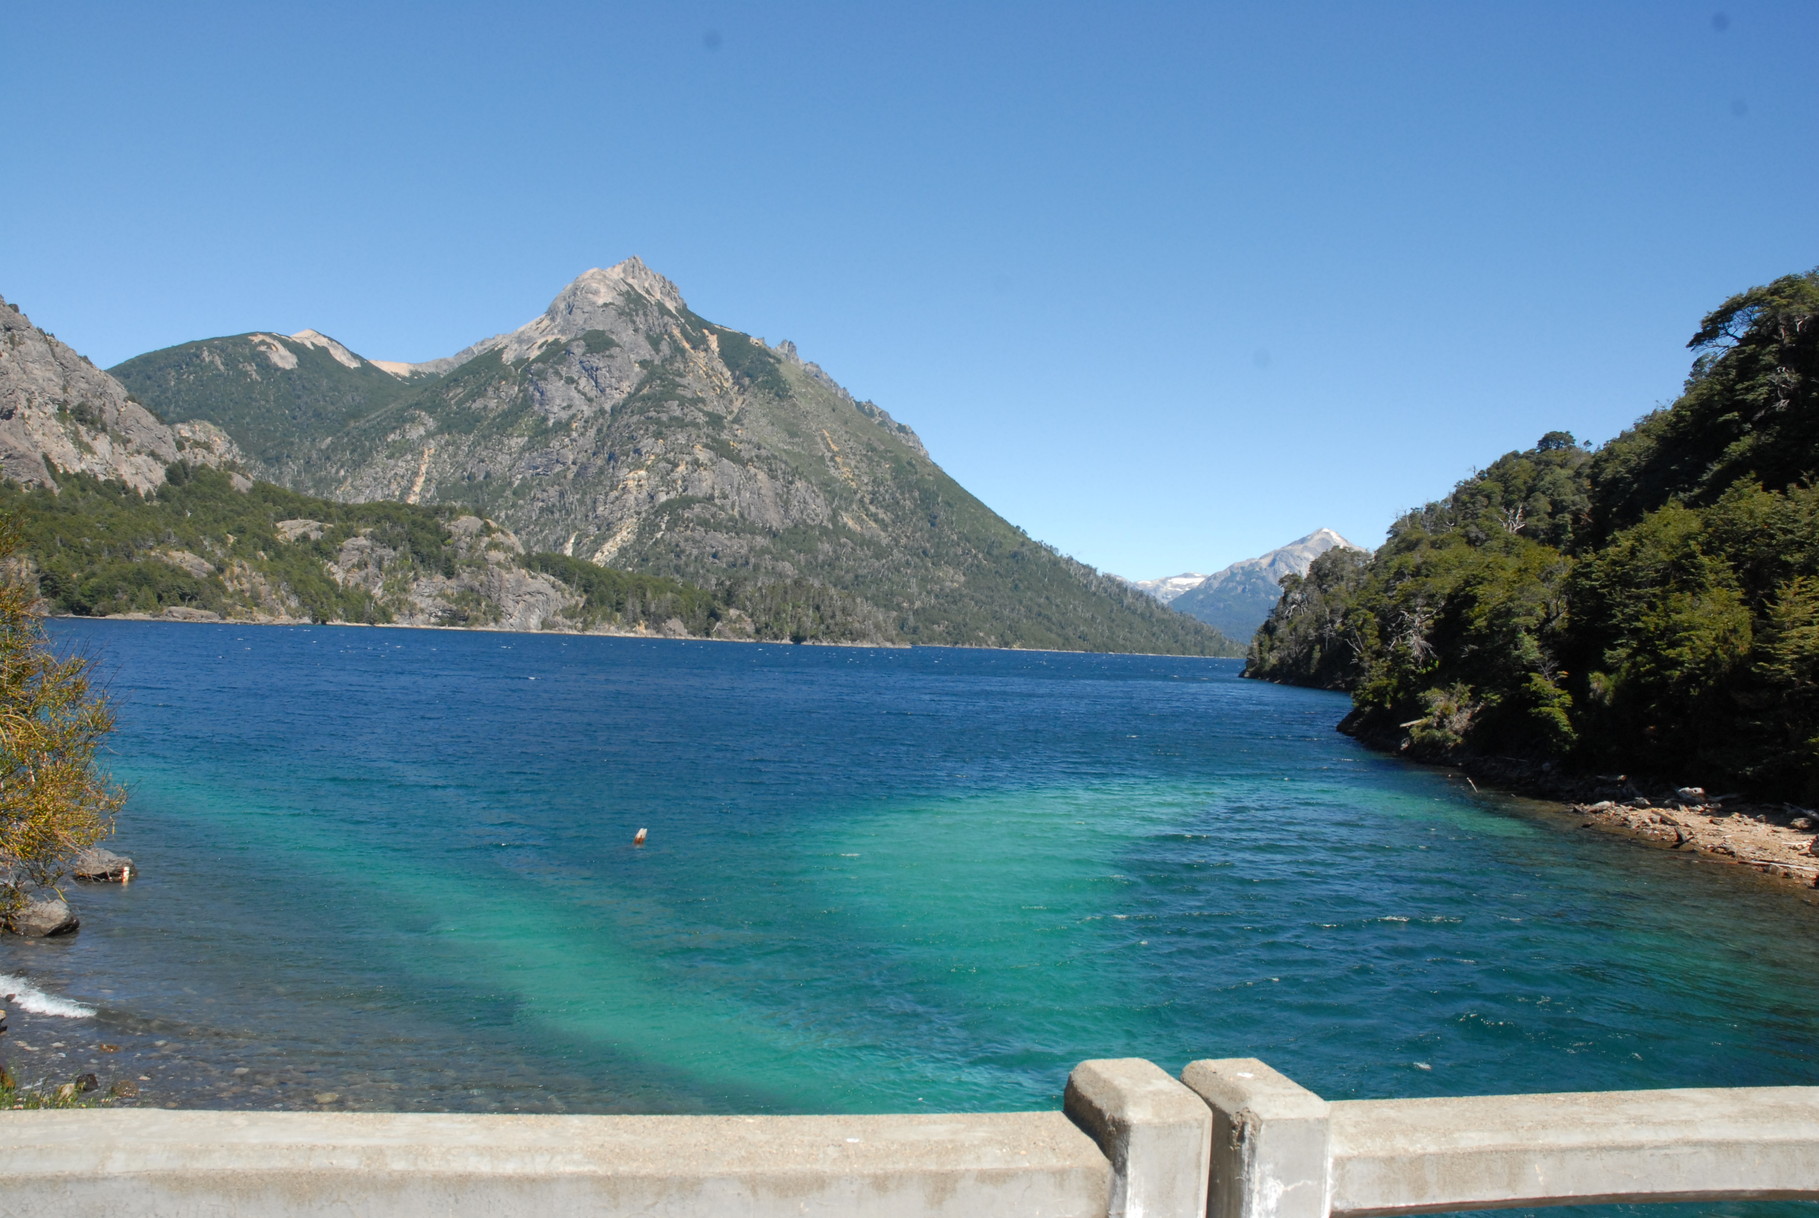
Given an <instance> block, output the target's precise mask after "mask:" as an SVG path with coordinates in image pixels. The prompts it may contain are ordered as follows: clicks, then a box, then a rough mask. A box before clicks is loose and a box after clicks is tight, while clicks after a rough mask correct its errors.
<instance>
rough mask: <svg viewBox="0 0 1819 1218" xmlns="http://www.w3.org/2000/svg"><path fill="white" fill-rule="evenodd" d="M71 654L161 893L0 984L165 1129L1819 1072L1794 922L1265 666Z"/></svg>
mask: <svg viewBox="0 0 1819 1218" xmlns="http://www.w3.org/2000/svg"><path fill="white" fill-rule="evenodd" d="M52 633H53V635H54V636H55V638H56V639H57V641H58V643H59V644H60V645H62V646H69V647H75V648H77V649H79V650H82V651H84V652H86V653H88V654H89V655H91V656H92V657H94V659H95V660H96V662H97V664H98V668H99V671H100V673H101V674H102V675H103V677H104V679H105V681H106V683H107V685H108V687H109V688H110V690H111V692H112V695H113V697H114V699H115V702H116V704H117V708H118V712H119V726H118V728H117V730H116V732H115V734H114V736H113V738H112V741H111V748H112V752H111V755H110V756H109V757H108V758H107V764H108V765H109V767H110V768H111V770H112V771H113V773H114V774H115V776H116V777H117V778H118V779H119V780H121V781H122V782H124V783H125V784H127V785H128V786H129V787H130V790H131V799H130V802H129V805H128V807H127V810H126V812H125V813H124V814H123V815H122V816H121V818H120V824H119V832H118V834H117V837H116V840H115V841H114V842H113V843H111V844H112V845H113V846H114V847H115V848H116V849H118V850H120V851H121V852H122V853H128V854H131V855H132V856H133V857H134V858H135V859H136V860H137V861H138V864H139V868H140V877H139V878H138V879H137V880H135V882H134V883H133V884H131V885H130V886H128V887H125V888H120V887H116V886H79V887H78V888H77V889H76V890H75V892H74V893H73V896H74V897H75V899H76V901H77V903H78V909H79V912H80V913H81V914H82V917H83V929H82V931H81V933H80V934H79V935H77V936H74V937H72V938H66V939H61V940H54V941H46V942H23V941H18V940H9V941H7V942H6V943H4V944H0V972H3V973H6V974H10V975H11V976H12V977H13V978H14V979H15V980H14V981H13V982H12V983H11V984H12V985H14V986H23V987H27V988H29V989H30V991H31V992H32V993H33V994H35V995H37V996H38V1000H39V1005H41V1006H43V1005H45V1004H50V1003H53V1002H64V1003H71V1004H80V1007H70V1008H67V1009H69V1010H71V1011H76V1010H79V1009H81V1008H87V1009H90V1010H92V1012H93V1014H91V1015H89V1016H87V1017H85V1018H79V1019H78V1018H69V1019H66V1020H63V1021H61V1024H62V1025H67V1026H68V1027H69V1028H70V1029H71V1033H70V1034H71V1036H76V1035H77V1034H78V1033H77V1031H76V1030H77V1029H78V1028H80V1029H82V1030H81V1032H80V1035H81V1036H82V1037H85V1038H87V1040H85V1041H84V1043H88V1041H92V1040H105V1041H108V1042H111V1043H117V1044H120V1045H121V1046H122V1050H123V1054H124V1056H123V1058H122V1059H121V1060H123V1061H124V1060H129V1059H130V1060H132V1061H134V1062H136V1063H138V1064H137V1065H135V1066H134V1068H135V1069H142V1070H143V1071H144V1072H145V1075H146V1077H147V1078H148V1080H150V1081H148V1082H147V1083H145V1084H143V1085H144V1086H145V1087H146V1091H147V1098H148V1100H151V1101H153V1102H165V1103H192V1104H207V1105H212V1106H224V1107H235V1106H248V1107H298V1106H301V1107H315V1106H323V1105H326V1106H331V1107H336V1108H348V1107H353V1108H371V1109H392V1110H413V1109H437V1110H462V1111H564V1112H753V1113H755V1112H887V1111H918V1110H934V1111H939V1110H974V1111H980V1110H1008V1109H1028V1108H1043V1107H1051V1106H1054V1105H1056V1104H1057V1103H1058V1102H1059V1096H1060V1092H1061V1088H1062V1086H1063V1084H1064V1082H1065V1080H1066V1075H1067V1071H1068V1070H1069V1068H1070V1067H1071V1066H1073V1065H1074V1064H1075V1063H1076V1062H1078V1061H1080V1060H1082V1059H1085V1058H1091V1057H1123V1056H1140V1057H1146V1058H1150V1059H1152V1060H1154V1061H1156V1062H1158V1063H1159V1064H1161V1065H1163V1066H1164V1067H1165V1068H1167V1069H1169V1070H1170V1071H1177V1070H1179V1069H1180V1067H1181V1066H1182V1065H1183V1064H1184V1063H1185V1062H1187V1061H1189V1060H1192V1059H1194V1058H1198V1057H1227V1056H1254V1057H1260V1058H1262V1059H1264V1060H1266V1061H1268V1062H1269V1063H1270V1064H1272V1065H1273V1066H1275V1067H1277V1068H1278V1069H1280V1070H1282V1071H1284V1072H1285V1073H1287V1074H1288V1075H1289V1076H1290V1077H1292V1078H1294V1079H1296V1080H1297V1081H1299V1082H1301V1083H1303V1084H1304V1085H1306V1086H1308V1087H1311V1088H1313V1089H1314V1090H1315V1091H1317V1092H1319V1093H1320V1094H1322V1095H1325V1096H1327V1097H1329V1098H1334V1099H1340V1098H1363V1097H1380V1096H1416V1095H1454V1094H1473V1093H1486V1092H1501V1091H1535V1090H1578V1089H1604V1088H1629V1087H1659V1086H1717V1085H1759V1084H1786V1083H1803V1084H1813V1083H1819V986H1815V985H1814V978H1815V977H1816V976H1819V934H1816V933H1815V931H1819V911H1816V910H1815V908H1814V907H1813V906H1812V905H1810V904H1808V903H1805V902H1803V901H1802V900H1801V899H1800V898H1799V897H1798V896H1797V895H1796V894H1792V893H1790V892H1788V891H1787V890H1784V889H1775V888H1770V887H1768V886H1766V885H1765V884H1764V883H1762V882H1761V881H1759V880H1758V879H1756V878H1755V877H1754V876H1750V875H1746V874H1743V872H1742V869H1735V868H1722V867H1717V866H1713V865H1710V864H1706V863H1701V862H1698V861H1696V860H1692V859H1688V858H1684V857H1681V856H1679V855H1676V854H1673V853H1669V852H1665V851H1660V850H1655V849H1649V848H1645V847H1641V846H1638V845H1636V844H1634V843H1631V842H1628V841H1625V840H1620V839H1615V838H1610V837H1606V836H1602V835H1598V834H1594V833H1588V832H1582V831H1580V830H1579V827H1578V824H1579V822H1578V821H1577V819H1576V818H1572V817H1567V816H1563V815H1561V814H1559V812H1558V811H1556V810H1553V809H1551V808H1550V807H1548V806H1546V805H1538V804H1532V803H1525V802H1523V801H1518V800H1514V799H1510V798H1505V797H1499V796H1495V795H1491V794H1483V795H1480V794H1477V793H1475V792H1473V791H1472V790H1471V789H1470V787H1469V786H1467V785H1466V784H1464V783H1463V782H1462V781H1460V780H1458V779H1456V778H1454V777H1452V776H1450V775H1448V774H1446V773H1443V772H1439V771H1435V770H1430V769H1424V768H1418V767H1414V766H1410V765H1406V764H1404V763H1401V762H1399V761H1396V760H1395V759H1392V758H1386V757H1382V756H1379V755H1376V754H1373V753H1370V752H1368V751H1366V750H1364V749H1362V748H1361V747H1359V746H1358V745H1356V744H1355V743H1353V742H1352V741H1350V740H1348V739H1346V738H1345V737H1343V736H1340V735H1338V734H1337V733H1336V732H1334V731H1333V724H1334V722H1335V721H1336V720H1337V719H1338V718H1339V716H1340V715H1341V713H1343V710H1344V708H1345V701H1344V699H1343V698H1342V697H1340V696H1338V695H1334V694H1329V693H1323V692H1318V691H1309V690H1299V689H1289V688H1283V687H1278V686H1270V685H1263V684H1260V683H1256V682H1247V681H1242V680H1239V679H1238V676H1237V670H1238V664H1237V662H1235V661H1221V660H1201V659H1174V658H1166V657H1153V656H1107V655H1072V654H1058V653H1040V652H1005V651H967V650H945V649H923V648H918V649H911V650H874V649H859V648H823V647H792V646H788V645H776V646H769V645H749V644H723V643H708V642H690V641H670V640H654V639H616V638H588V637H573V636H555V635H550V636H542V635H510V634H493V633H462V632H453V631H421V630H417V631H413V630H393V629H372V628H357V627H254V626H233V625H207V626H200V625H183V624H166V623H156V622H109V621H60V622H56V623H53V629H52ZM640 828H645V829H648V831H649V836H648V840H647V842H646V843H645V844H644V845H643V846H635V845H634V844H633V834H634V833H635V832H636V831H637V830H638V829H640ZM50 1026H52V1021H51V1019H50V1017H48V1016H44V1015H42V1014H41V1015H40V1016H39V1017H38V1018H37V1019H35V1020H34V1022H33V1023H32V1024H31V1025H30V1029H31V1030H30V1032H29V1034H28V1033H26V1032H21V1033H20V1038H21V1039H27V1040H28V1041H30V1040H38V1041H41V1040H43V1039H44V1038H45V1036H46V1035H47V1033H46V1032H45V1031H44V1029H45V1028H46V1027H50ZM72 1043H73V1042H72ZM40 1047H41V1046H40ZM235 1071H239V1073H235ZM323 1095H328V1096H331V1097H332V1099H329V1100H320V1099H319V1097H321V1096H323Z"/></svg>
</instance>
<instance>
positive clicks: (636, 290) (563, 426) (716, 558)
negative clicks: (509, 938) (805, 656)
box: [120, 258, 1232, 654]
mask: <svg viewBox="0 0 1819 1218" xmlns="http://www.w3.org/2000/svg"><path fill="white" fill-rule="evenodd" d="M211 341H213V342H218V341H221V340H211ZM196 345H197V344H190V345H189V346H190V347H195V346H196ZM185 350H186V349H185V348H173V349H172V351H171V352H154V353H152V354H151V355H148V356H142V357H139V359H137V360H132V361H128V363H127V364H125V365H122V366H121V369H120V370H121V372H122V374H123V375H128V376H129V381H130V382H131V383H133V384H135V385H136V386H137V387H138V390H139V392H141V393H143V394H144V395H145V397H146V400H147V401H149V402H152V403H153V404H154V406H155V407H156V408H157V409H158V410H159V411H160V412H161V413H163V414H164V415H165V416H166V417H170V418H189V417H213V418H214V419H215V420H216V421H219V422H222V423H223V425H224V426H227V427H228V428H229V430H230V432H232V434H235V435H236V436H237V437H238V436H241V435H242V431H243V429H245V428H250V427H255V426H262V424H260V423H259V421H258V418H257V417H256V416H257V414H258V412H257V411H254V412H248V413H249V417H247V418H245V419H243V420H242V421H240V422H238V423H236V422H234V421H232V419H231V418H230V415H229V413H228V411H229V410H230V409H234V408H235V407H233V406H232V404H233V403H235V402H244V401H248V400H250V399H249V396H248V395H249V394H252V395H253V396H257V393H256V391H254V390H250V389H248V388H247V386H248V384H249V382H248V381H247V380H246V378H245V375H244V373H242V372H235V371H234V369H233V367H231V366H223V367H221V368H218V369H216V370H215V371H213V372H209V371H208V370H207V368H206V367H204V365H202V364H199V363H198V362H197V360H196V359H195V358H193V357H190V356H185V359H186V360H187V363H186V367H188V368H189V369H190V372H189V373H186V374H185V379H182V380H181V381H180V382H172V381H170V380H168V378H167V379H166V381H165V382H163V383H157V382H156V380H155V378H152V377H150V376H142V375H141V373H144V372H146V371H148V370H150V369H152V368H154V367H158V366H168V365H170V364H171V363H172V362H173V358H174V357H173V356H172V352H183V351H185ZM348 354H349V355H350V357H352V358H354V359H356V360H360V362H361V363H362V364H364V365H367V366H369V367H372V368H373V369H374V370H375V371H374V375H375V376H377V375H381V373H380V372H379V366H378V365H372V364H371V362H370V361H365V360H361V359H360V357H358V356H353V354H352V353H351V352H350V353H348ZM243 362H244V361H243ZM223 363H224V365H228V364H229V362H228V361H223ZM255 367H256V364H255ZM338 367H339V371H336V370H335V369H332V368H329V367H328V366H327V365H322V366H320V367H318V368H317V369H316V371H314V372H312V373H311V376H312V377H314V378H315V380H316V381H317V382H320V383H321V384H324V385H327V384H329V383H331V382H333V383H334V384H339V385H348V384H351V382H350V381H349V380H348V374H351V373H353V372H354V371H356V370H355V369H350V368H347V367H345V366H338ZM387 367H391V366H389V365H388V366H387ZM397 367H398V368H399V369H402V370H403V371H402V375H392V376H390V377H389V378H388V379H387V380H386V381H385V382H383V384H382V383H381V382H379V381H376V380H375V381H372V382H371V383H372V384H373V385H375V386H381V389H380V390H379V391H376V392H375V394H374V395H373V396H372V397H370V398H369V399H368V400H367V404H366V406H365V407H364V408H362V407H358V406H352V405H350V406H348V407H347V408H346V409H345V410H344V411H342V412H341V413H340V414H338V415H335V414H334V412H322V413H321V414H319V415H318V416H316V417H315V419H314V421H313V422H311V421H309V420H306V419H303V418H302V416H301V415H299V416H298V418H299V419H300V420H301V421H300V423H299V425H298V428H297V429H296V435H297V445H296V447H295V449H294V451H293V452H292V454H291V455H290V456H287V457H285V458H284V459H282V460H279V459H276V458H275V457H274V456H267V457H266V458H265V460H266V466H265V468H266V469H267V470H268V471H269V472H270V473H271V474H272V476H274V477H275V478H277V479H278V480H280V481H282V482H284V483H285V484H286V485H289V486H291V487H293V488H295V489H297V490H300V491H305V492H308V493H312V494H320V495H326V496H330V497H332V498H335V499H340V500H344V501H350V502H353V501H364V500H379V499H389V500H400V501H403V502H406V503H423V504H434V503H444V504H461V505H464V506H465V507H466V508H467V509H468V510H471V511H473V512H475V513H476V514H477V515H480V516H484V517H488V518H491V519H494V520H498V521H499V522H500V523H501V524H503V525H505V526H506V527H508V528H510V529H511V530H512V531H513V532H515V533H516V534H517V535H518V536H520V537H522V538H523V539H524V542H525V544H526V545H527V546H528V547H529V548H531V549H533V550H551V551H557V552H559V553H561V554H564V555H568V556H572V557H576V558H581V559H586V560H589V561H591V562H595V563H600V564H610V565H612V566H616V567H623V568H627V569H630V570H633V571H641V572H646V573H651V574H656V575H662V576H667V577H674V578H678V579H682V580H686V581H689V582H691V583H694V584H698V585H701V586H704V587H711V588H728V587H733V586H745V585H763V586H766V587H773V586H775V587H785V586H787V587H789V588H792V589H794V591H792V592H791V593H790V594H789V595H790V597H791V598H793V599H794V600H798V601H807V600H813V601H814V602H815V610H814V611H815V613H816V615H817V616H818V619H819V620H822V621H826V622H836V623H837V628H838V632H839V634H838V637H847V638H855V639H859V638H864V639H873V640H877V641H911V642H918V641H920V642H940V643H967V644H981V645H1023V646H1040V647H1065V648H1091V649H1102V650H1118V649H1127V648H1128V649H1136V650H1154V651H1183V650H1185V651H1190V652H1203V651H1212V652H1215V653H1226V654H1230V653H1232V652H1231V651H1230V650H1229V642H1228V641H1227V640H1224V639H1222V638H1220V637H1219V636H1218V635H1217V634H1215V633H1213V632H1212V631H1208V630H1203V629H1201V628H1200V627H1198V626H1195V625H1193V624H1192V623H1184V622H1181V621H1180V619H1179V618H1176V617H1174V616H1173V615H1170V614H1167V613H1165V612H1163V611H1161V610H1160V607H1159V606H1157V605H1155V604H1154V602H1152V601H1149V600H1148V599H1147V598H1144V597H1142V596H1140V595H1138V594H1136V593H1134V592H1132V591H1131V590H1129V589H1128V588H1125V587H1124V586H1123V585H1122V584H1121V583H1119V582H1118V581H1115V580H1112V579H1110V578H1108V577H1103V576H1100V575H1098V574H1097V573H1096V572H1093V571H1091V570H1090V569H1089V568H1086V567H1084V566H1082V565H1081V564H1078V563H1075V562H1072V561H1071V560H1069V559H1066V558H1063V557H1062V556H1060V555H1057V554H1055V553H1054V552H1053V551H1051V550H1049V549H1047V548H1046V547H1044V546H1041V545H1039V544H1037V543H1035V542H1032V541H1031V540H1030V539H1029V538H1028V537H1027V536H1025V535H1024V534H1023V533H1022V532H1021V531H1020V530H1018V529H1016V528H1014V527H1012V526H1011V525H1010V524H1008V523H1007V522H1005V521H1004V520H1002V519H1001V518H999V517H998V516H997V515H995V514H994V513H992V512H991V511H990V510H989V509H988V508H986V507H985V505H983V504H981V503H980V502H979V501H978V500H977V499H975V498H973V496H971V495H969V494H967V492H966V491H965V490H964V489H962V488H961V487H959V486H958V485H957V484H955V483H954V482H953V480H952V479H950V478H948V477H947V475H946V474H945V473H943V472H942V471H941V469H940V468H939V467H938V466H936V465H935V464H934V462H932V461H931V460H929V458H928V454H927V452H926V450H925V449H924V448H923V446H922V444H921V442H920V441H919V440H918V439H917V438H916V436H915V434H914V433H913V432H912V431H911V430H910V429H909V428H907V427H905V426H904V425H902V424H901V423H898V422H897V421H896V420H894V419H892V418H891V416H890V415H889V414H888V413H886V412H885V411H884V410H882V409H880V408H879V407H877V406H875V405H873V404H872V403H870V402H864V401H858V400H855V399H854V398H853V397H852V395H850V394H849V393H847V392H846V390H844V389H842V388H841V387H840V386H839V385H837V384H835V383H834V381H833V380H832V378H830V377H829V376H828V375H827V374H826V373H825V372H823V371H822V370H821V369H820V368H819V367H817V366H816V365H814V364H813V363H810V362H807V361H805V360H804V359H802V358H801V356H800V355H799V354H798V352H797V351H796V349H795V348H794V346H793V345H791V344H789V343H787V342H784V343H779V344H777V345H776V346H771V345H769V344H767V343H765V342H764V341H762V340H761V339H757V338H753V337H751V336H749V335H746V334H743V333H740V332H739V331H736V330H732V329H728V328H726V327H724V326H720V325H716V324H714V323H712V322H709V321H706V320H705V319H703V318H701V317H699V316H697V315H696V314H695V313H694V312H693V311H692V310H690V309H689V307H688V305H687V303H686V302H685V301H684V300H683V298H682V294H681V293H680V291H678V289H677V288H676V285H675V284H673V283H671V282H670V281H669V280H667V279H665V278H664V277H663V276H661V275H658V274H657V273H656V272H654V271H652V270H651V269H650V268H649V267H647V266H645V265H644V264H643V263H642V262H640V261H639V260H637V259H635V258H634V259H629V260H627V261H625V262H622V263H620V264H618V265H617V266H613V267H610V268H606V269H599V270H592V271H589V272H587V273H586V274H584V275H582V276H581V277H580V278H578V279H576V280H575V281H574V282H573V283H571V284H569V285H568V286H567V287H566V288H564V289H563V290H562V292H561V293H560V294H558V295H557V297H556V298H555V299H554V300H553V301H552V302H551V303H550V305H549V307H548V308H547V309H546V310H544V312H543V313H542V315H541V316H539V317H537V318H535V319H533V320H532V321H530V322H529V323H527V324H526V325H524V326H521V327H519V328H518V329H516V330H513V331H511V332H509V333H506V334H500V335H495V336H494V337H492V338H488V339H485V340H483V341H481V342H478V343H475V344H474V345H472V346H470V347H468V348H467V349H465V350H463V351H461V352H459V353H457V354H456V355H454V356H451V357H448V358H447V359H441V360H434V361H430V362H429V363H425V364H418V365H414V366H397ZM258 370H259V371H260V374H261V376H262V377H265V375H266V374H265V371H264V369H258ZM306 371H308V369H307V368H306V366H305V364H304V361H303V360H302V359H301V358H299V361H298V367H297V368H296V369H295V370H291V372H292V373H293V374H302V373H304V372H306ZM267 379H269V378H267ZM261 383H263V382H261ZM400 385H402V386H404V388H403V390H400V389H399V388H398V387H399V386H400ZM326 392H327V391H326V390H324V391H322V393H326ZM310 393H311V394H314V395H315V396H318V397H320V396H322V393H318V392H317V391H315V390H311V391H310ZM211 411H212V412H213V413H212V414H211V413H210V412H211ZM331 416H333V417H331ZM243 442H244V443H246V444H247V445H248V447H249V448H253V449H254V451H255V453H256V454H258V453H261V452H267V451H268V450H266V449H263V448H259V447H256V446H255V445H254V443H253V441H252V440H251V439H246V440H244V441H243ZM270 451H273V452H275V450H270Z"/></svg>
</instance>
